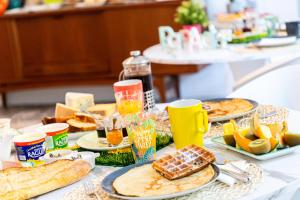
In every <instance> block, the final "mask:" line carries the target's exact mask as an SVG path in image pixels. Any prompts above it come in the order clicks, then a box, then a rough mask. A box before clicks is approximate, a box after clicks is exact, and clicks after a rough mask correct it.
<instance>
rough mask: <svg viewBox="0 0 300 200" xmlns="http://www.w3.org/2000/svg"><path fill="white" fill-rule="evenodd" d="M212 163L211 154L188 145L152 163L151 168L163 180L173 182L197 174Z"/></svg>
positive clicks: (212, 157)
mask: <svg viewBox="0 0 300 200" xmlns="http://www.w3.org/2000/svg"><path fill="white" fill-rule="evenodd" d="M214 161H215V156H214V154H213V153H211V152H209V151H208V150H206V149H204V148H201V147H198V146H196V145H190V146H187V147H184V148H183V149H180V150H178V151H177V152H176V153H175V154H173V155H167V156H164V157H162V158H160V159H158V160H156V161H154V162H153V164H152V166H153V168H154V169H156V170H157V171H158V172H159V173H160V174H161V175H162V176H164V177H165V178H167V179H169V180H174V179H179V178H182V177H186V176H189V175H191V174H193V173H195V172H198V171H200V170H202V169H204V168H206V167H207V166H209V165H210V164H211V163H213V162H214Z"/></svg>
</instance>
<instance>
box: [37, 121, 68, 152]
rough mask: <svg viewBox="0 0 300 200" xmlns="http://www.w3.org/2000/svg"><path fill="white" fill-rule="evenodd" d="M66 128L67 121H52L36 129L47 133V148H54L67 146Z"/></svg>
mask: <svg viewBox="0 0 300 200" xmlns="http://www.w3.org/2000/svg"><path fill="white" fill-rule="evenodd" d="M68 129H69V124H67V123H53V124H47V125H44V126H42V127H40V128H39V129H38V130H39V131H41V132H43V133H46V134H47V138H46V144H47V150H54V149H63V148H65V147H67V146H68Z"/></svg>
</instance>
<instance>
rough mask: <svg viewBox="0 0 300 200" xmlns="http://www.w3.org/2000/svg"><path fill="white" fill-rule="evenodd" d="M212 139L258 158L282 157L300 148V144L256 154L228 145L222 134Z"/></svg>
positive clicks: (233, 149) (228, 147)
mask: <svg viewBox="0 0 300 200" xmlns="http://www.w3.org/2000/svg"><path fill="white" fill-rule="evenodd" d="M211 141H212V142H213V143H215V144H217V145H220V146H222V147H225V148H227V149H230V150H232V151H235V152H238V153H240V154H243V155H246V156H249V157H251V158H254V159H256V160H269V159H272V158H277V157H280V156H284V155H287V154H290V153H292V152H293V151H295V150H296V149H298V148H300V145H298V146H294V147H288V148H284V149H278V150H276V151H272V152H269V153H266V154H262V155H255V154H252V153H249V152H247V151H244V150H241V149H237V148H235V147H232V146H230V145H227V144H226V143H225V141H224V139H223V137H222V136H218V137H214V138H212V139H211Z"/></svg>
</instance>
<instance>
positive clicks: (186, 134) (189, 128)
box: [168, 99, 208, 149]
mask: <svg viewBox="0 0 300 200" xmlns="http://www.w3.org/2000/svg"><path fill="white" fill-rule="evenodd" d="M168 113H169V118H170V124H171V130H172V133H173V139H174V143H175V146H176V148H177V149H180V148H183V147H185V146H187V145H190V144H195V145H198V146H203V135H204V133H205V132H207V130H208V117H207V111H205V110H203V108H202V102H201V101H200V100H196V99H183V100H178V101H174V102H172V103H171V104H170V105H169V106H168Z"/></svg>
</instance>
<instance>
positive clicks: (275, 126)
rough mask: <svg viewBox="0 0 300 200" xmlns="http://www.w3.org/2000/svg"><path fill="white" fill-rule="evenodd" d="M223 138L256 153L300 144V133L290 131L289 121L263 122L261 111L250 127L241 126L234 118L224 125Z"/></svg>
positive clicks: (250, 123) (230, 143)
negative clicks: (261, 120)
mask: <svg viewBox="0 0 300 200" xmlns="http://www.w3.org/2000/svg"><path fill="white" fill-rule="evenodd" d="M223 132H224V134H223V138H224V142H225V143H226V144H227V145H230V146H234V142H233V140H232V138H231V134H232V135H233V137H234V141H235V143H236V148H238V149H239V148H240V149H243V150H244V151H247V152H249V153H253V154H256V155H260V154H265V153H269V152H271V151H273V150H277V149H282V148H285V147H286V146H290V147H292V146H295V145H300V134H293V133H290V132H289V131H288V126H287V122H286V121H283V122H282V123H279V122H273V123H262V122H260V117H259V113H258V112H255V113H254V114H253V116H252V118H251V119H250V121H249V128H245V129H241V128H239V127H238V126H237V125H236V123H235V121H234V120H230V122H228V123H225V124H224V125H223Z"/></svg>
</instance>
